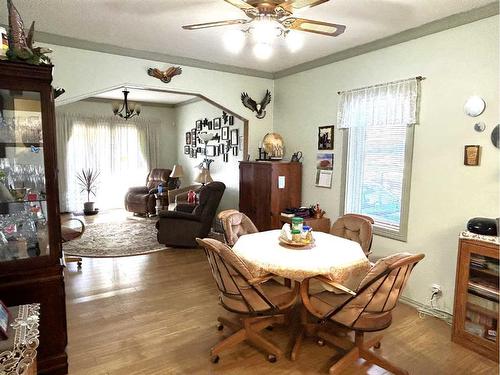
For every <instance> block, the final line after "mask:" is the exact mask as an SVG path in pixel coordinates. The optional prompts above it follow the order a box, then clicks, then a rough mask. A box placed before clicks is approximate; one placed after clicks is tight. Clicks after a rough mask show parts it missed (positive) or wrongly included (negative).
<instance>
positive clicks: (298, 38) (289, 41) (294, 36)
mask: <svg viewBox="0 0 500 375" xmlns="http://www.w3.org/2000/svg"><path fill="white" fill-rule="evenodd" d="M285 43H286V46H287V47H288V49H289V50H290V52H297V51H298V50H300V49H301V48H302V47H303V46H304V36H303V35H302V34H301V33H300V32H297V31H294V30H290V31H289V32H288V33H287V34H286V37H285Z"/></svg>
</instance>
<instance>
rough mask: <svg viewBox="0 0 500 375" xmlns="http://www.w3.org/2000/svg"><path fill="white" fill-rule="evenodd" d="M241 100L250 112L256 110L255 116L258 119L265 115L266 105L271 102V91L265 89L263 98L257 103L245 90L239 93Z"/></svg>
mask: <svg viewBox="0 0 500 375" xmlns="http://www.w3.org/2000/svg"><path fill="white" fill-rule="evenodd" d="M241 102H242V103H243V105H244V106H245V107H247V108H248V109H249V110H251V111H252V112H256V115H255V116H256V117H257V118H258V119H263V118H264V117H266V107H267V105H268V104H269V103H271V91H269V90H267V91H266V95H265V96H264V99H262V101H261V102H260V103H259V104H257V102H256V101H255V100H253V99H252V98H251V97H250V96H248V94H247V93H246V92H244V93H242V94H241Z"/></svg>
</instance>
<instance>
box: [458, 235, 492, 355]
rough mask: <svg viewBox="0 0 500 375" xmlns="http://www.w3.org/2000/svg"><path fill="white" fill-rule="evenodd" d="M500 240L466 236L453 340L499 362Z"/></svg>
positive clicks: (463, 237)
mask: <svg viewBox="0 0 500 375" xmlns="http://www.w3.org/2000/svg"><path fill="white" fill-rule="evenodd" d="M499 246H500V241H499V238H498V237H492V236H479V235H474V234H472V233H470V232H462V234H461V236H460V239H459V249H458V250H459V251H458V259H457V277H456V285H455V306H454V312H453V333H452V340H453V341H454V342H456V343H458V344H460V345H463V346H465V347H467V348H469V349H471V350H474V351H476V352H478V353H480V354H483V355H484V356H486V357H488V358H490V359H492V360H495V361H497V362H498V349H499V345H498V337H497V332H498V313H499Z"/></svg>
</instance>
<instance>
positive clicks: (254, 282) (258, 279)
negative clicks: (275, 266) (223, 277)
mask: <svg viewBox="0 0 500 375" xmlns="http://www.w3.org/2000/svg"><path fill="white" fill-rule="evenodd" d="M273 277H276V275H274V274H272V273H268V274H266V275H263V276H259V277H254V278H253V279H250V280H248V283H249V284H250V285H257V284H262V283H265V282H266V281H269V280H271V279H272V278H273Z"/></svg>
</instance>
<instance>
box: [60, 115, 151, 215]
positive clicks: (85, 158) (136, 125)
mask: <svg viewBox="0 0 500 375" xmlns="http://www.w3.org/2000/svg"><path fill="white" fill-rule="evenodd" d="M158 127H159V121H158V122H156V121H146V120H135V119H133V120H128V121H125V120H122V119H118V118H114V117H82V116H79V115H68V114H61V115H58V116H57V132H58V159H59V162H58V164H59V184H60V204H61V211H81V210H82V207H83V202H85V201H86V195H85V194H84V193H81V188H80V187H79V186H78V183H77V180H76V175H77V173H79V172H80V171H81V170H82V168H84V169H87V168H92V169H94V170H98V171H99V172H100V177H99V184H98V187H97V197H96V198H95V202H96V207H98V208H101V209H106V208H118V207H123V199H124V196H125V193H126V191H127V189H128V188H129V187H131V186H138V185H144V183H145V179H146V176H147V174H148V171H149V170H150V169H151V168H154V167H156V166H157V161H158V150H159V140H158Z"/></svg>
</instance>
